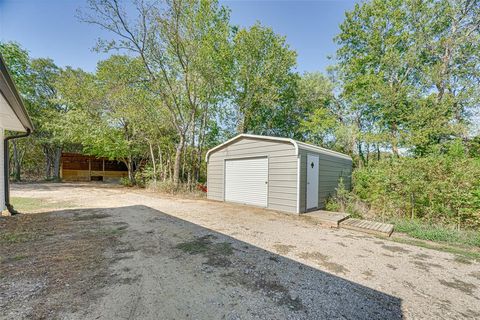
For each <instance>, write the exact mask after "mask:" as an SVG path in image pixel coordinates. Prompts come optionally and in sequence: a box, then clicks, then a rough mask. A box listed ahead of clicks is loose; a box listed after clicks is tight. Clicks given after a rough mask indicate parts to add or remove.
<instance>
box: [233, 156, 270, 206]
mask: <svg viewBox="0 0 480 320" xmlns="http://www.w3.org/2000/svg"><path fill="white" fill-rule="evenodd" d="M267 183H268V158H266V157H265V158H254V159H238V160H237V159H234V160H226V161H225V201H232V202H239V203H245V204H251V205H254V206H259V207H267V194H268V184H267Z"/></svg>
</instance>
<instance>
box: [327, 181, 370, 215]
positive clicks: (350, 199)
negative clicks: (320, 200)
mask: <svg viewBox="0 0 480 320" xmlns="http://www.w3.org/2000/svg"><path fill="white" fill-rule="evenodd" d="M325 208H326V209H327V210H328V211H336V212H347V213H349V214H350V215H351V216H352V217H353V218H362V217H363V214H364V211H365V208H364V204H363V203H362V202H361V201H360V200H359V199H358V197H357V196H356V195H355V194H354V193H351V192H350V190H348V189H347V188H346V187H345V183H344V182H343V179H340V181H339V183H338V187H337V189H336V193H335V195H333V196H332V197H329V198H328V199H327V203H326V204H325Z"/></svg>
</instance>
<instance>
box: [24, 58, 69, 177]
mask: <svg viewBox="0 0 480 320" xmlns="http://www.w3.org/2000/svg"><path fill="white" fill-rule="evenodd" d="M30 69H31V76H32V83H31V85H32V87H33V90H34V92H33V94H32V96H31V100H32V105H33V106H34V109H35V112H34V114H33V115H32V117H33V118H34V119H35V123H36V127H35V132H34V136H35V139H36V141H37V143H39V144H40V145H41V146H42V150H43V153H44V156H45V178H46V179H50V178H52V169H53V179H54V180H56V181H58V180H60V159H61V155H62V148H63V144H64V143H65V141H63V139H62V136H63V135H61V134H58V135H56V134H55V131H54V130H55V128H56V127H57V126H58V122H59V120H60V119H61V117H62V116H63V115H64V113H65V108H64V106H63V105H62V104H61V103H59V101H58V100H59V97H58V92H57V88H56V87H55V82H56V81H57V78H58V76H59V74H60V72H61V69H60V68H59V67H57V66H56V65H55V63H54V62H53V61H52V60H51V59H44V58H40V59H33V60H31V62H30Z"/></svg>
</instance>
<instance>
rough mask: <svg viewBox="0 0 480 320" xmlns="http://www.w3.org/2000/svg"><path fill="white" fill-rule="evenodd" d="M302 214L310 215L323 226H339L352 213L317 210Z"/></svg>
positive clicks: (311, 218) (310, 217)
mask: <svg viewBox="0 0 480 320" xmlns="http://www.w3.org/2000/svg"><path fill="white" fill-rule="evenodd" d="M302 216H304V217H308V218H309V219H310V220H312V221H314V222H316V223H318V224H321V225H323V226H327V227H331V228H338V226H339V224H340V222H342V221H344V220H345V219H348V217H349V216H350V215H349V214H347V213H341V212H332V211H324V210H317V211H311V212H308V213H305V214H302Z"/></svg>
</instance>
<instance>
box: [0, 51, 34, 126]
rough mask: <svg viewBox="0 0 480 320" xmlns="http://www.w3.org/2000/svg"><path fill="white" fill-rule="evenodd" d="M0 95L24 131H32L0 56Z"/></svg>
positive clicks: (25, 110) (24, 109)
mask: <svg viewBox="0 0 480 320" xmlns="http://www.w3.org/2000/svg"><path fill="white" fill-rule="evenodd" d="M0 93H1V94H2V95H3V97H4V98H5V100H6V101H7V103H8V104H9V105H10V107H11V108H12V111H13V113H15V115H16V116H17V118H18V120H19V121H20V123H21V124H22V125H23V127H24V128H25V131H27V129H28V130H30V131H33V129H34V127H33V123H32V121H31V120H30V117H29V116H28V112H27V109H26V108H25V105H24V104H23V101H22V98H21V97H20V95H19V93H18V90H17V88H16V86H15V84H14V82H13V80H12V77H11V76H10V73H9V72H8V70H7V66H6V64H5V61H4V60H3V57H2V55H1V54H0Z"/></svg>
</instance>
